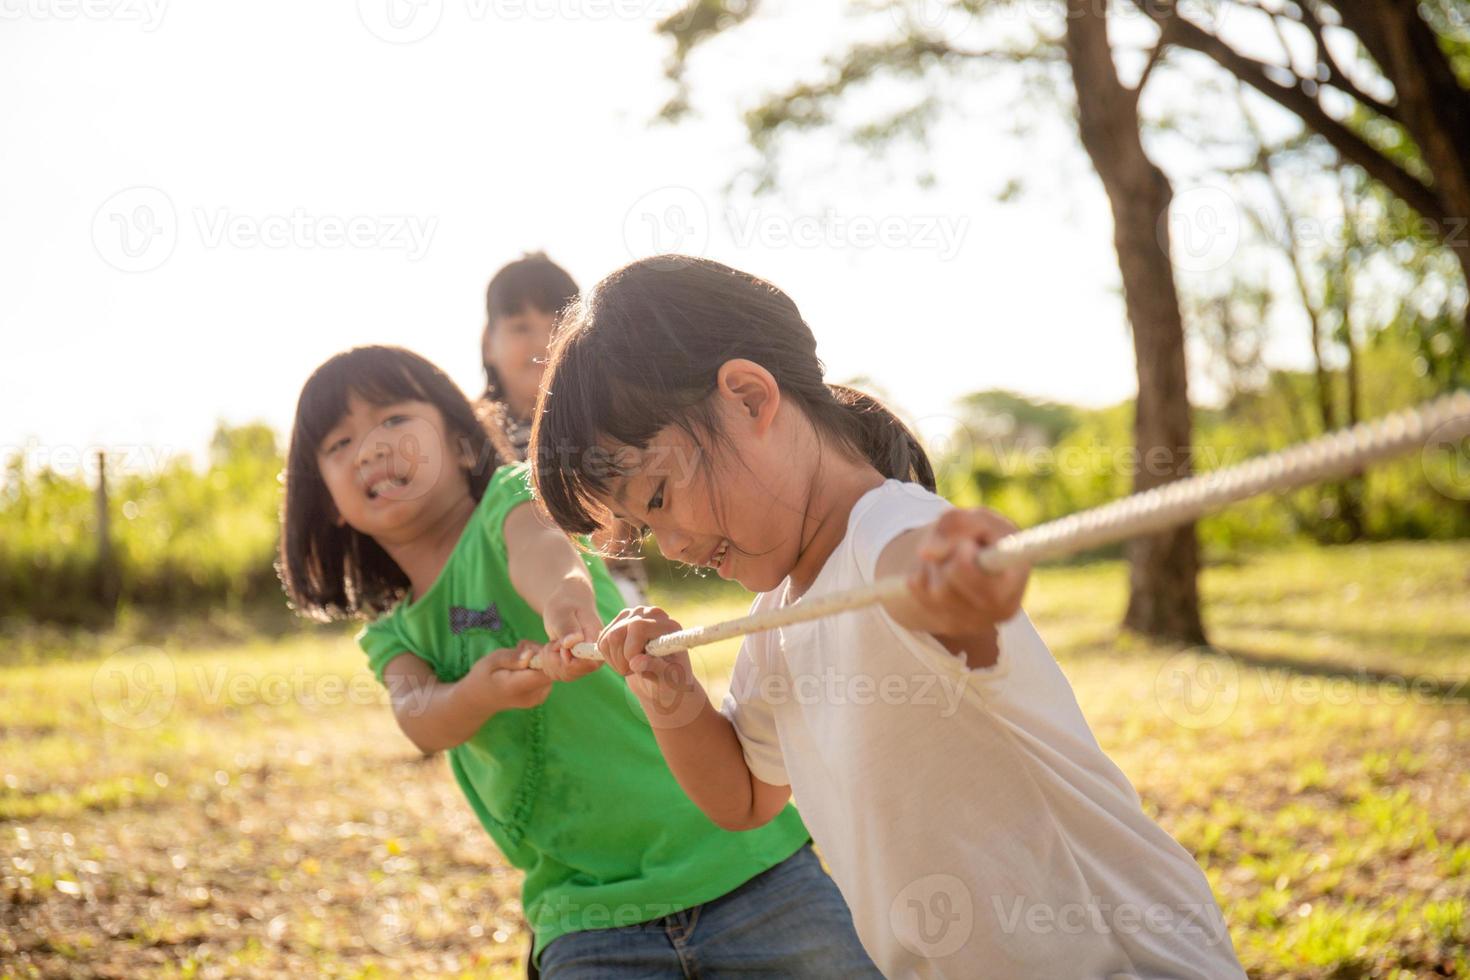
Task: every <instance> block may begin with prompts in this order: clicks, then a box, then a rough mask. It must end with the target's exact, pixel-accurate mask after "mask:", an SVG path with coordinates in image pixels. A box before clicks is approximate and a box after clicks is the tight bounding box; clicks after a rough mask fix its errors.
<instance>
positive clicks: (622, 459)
mask: <svg viewBox="0 0 1470 980" xmlns="http://www.w3.org/2000/svg"><path fill="white" fill-rule="evenodd" d="M733 363H737V362H728V364H733ZM728 364H727V366H728ZM760 370H761V369H759V368H757V371H760ZM726 377H727V375H726V372H725V371H724V370H722V371H721V384H720V386H719V388H718V389H717V392H716V394H715V395H714V396H712V397H713V398H714V399H715V403H716V407H717V411H718V412H719V413H720V421H721V424H722V426H723V432H724V433H725V435H726V437H727V438H728V439H729V441H730V443H731V445H728V446H721V447H720V449H719V457H720V458H719V459H710V458H708V457H709V456H710V453H709V452H708V451H705V452H702V451H701V450H700V448H699V447H698V446H697V445H696V444H695V443H694V441H693V440H692V439H691V438H690V437H689V436H688V435H687V434H686V433H685V432H684V431H683V430H681V429H679V428H678V427H677V426H667V427H665V428H664V429H663V430H661V431H660V432H659V433H658V434H657V435H656V436H655V437H654V438H653V440H652V441H651V442H650V443H649V445H648V447H647V448H646V449H643V450H641V451H640V450H636V449H634V448H632V447H630V446H621V447H619V446H616V445H614V444H612V443H604V444H603V449H604V450H605V451H607V452H608V453H609V454H610V455H609V456H608V457H607V459H608V460H609V462H610V466H609V469H610V470H612V471H613V472H614V475H613V476H612V478H611V481H610V485H609V494H608V495H607V496H605V497H603V498H602V503H604V504H605V505H607V506H608V507H609V508H610V509H611V510H612V511H613V513H614V514H616V515H617V516H618V517H620V518H621V519H623V520H626V521H628V522H629V523H631V524H633V525H634V526H637V527H642V528H645V529H646V530H648V531H651V532H652V533H653V535H654V537H655V538H656V539H657V541H658V546H659V550H660V551H661V552H662V553H663V554H664V556H665V557H666V558H669V559H671V560H673V561H679V562H683V563H685V564H689V565H696V566H701V567H710V568H714V569H716V570H717V572H718V574H719V576H720V577H721V578H724V579H734V580H735V581H738V582H739V583H740V584H741V585H742V586H744V587H745V588H746V589H748V590H750V591H752V592H766V591H769V590H771V589H774V588H776V587H777V586H778V585H780V584H781V582H782V580H783V579H785V578H786V576H787V575H788V574H790V572H791V570H792V568H793V567H794V566H795V565H796V561H797V558H798V557H799V556H800V554H801V548H802V539H803V533H802V532H803V524H804V521H803V516H804V515H805V513H806V511H807V506H808V499H807V494H808V493H809V492H810V487H811V483H810V478H811V474H810V472H809V468H810V454H802V453H797V452H794V451H793V449H794V443H793V442H792V431H791V427H792V422H793V419H792V413H793V412H795V414H797V415H799V414H800V413H799V412H798V411H796V410H795V409H792V408H791V407H790V406H789V405H783V404H781V403H780V399H779V394H777V389H776V387H775V384H774V380H770V381H769V382H768V386H769V390H764V388H765V387H766V386H765V385H762V384H759V383H756V382H754V381H751V380H749V379H742V378H738V377H733V375H732V376H731V377H732V378H733V380H734V384H735V386H736V388H735V390H730V389H728V388H727V387H726ZM764 377H765V378H766V379H770V375H769V374H765V375H764ZM727 460H728V462H727ZM617 474H623V475H617Z"/></svg>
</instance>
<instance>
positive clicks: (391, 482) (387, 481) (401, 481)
mask: <svg viewBox="0 0 1470 980" xmlns="http://www.w3.org/2000/svg"><path fill="white" fill-rule="evenodd" d="M406 486H408V480H407V479H406V478H404V477H401V476H385V477H383V478H382V479H380V480H375V481H373V482H372V483H370V484H368V487H367V495H368V499H369V500H377V499H378V498H379V497H380V496H382V495H383V494H384V493H386V492H387V491H388V490H391V489H395V488H397V487H406Z"/></svg>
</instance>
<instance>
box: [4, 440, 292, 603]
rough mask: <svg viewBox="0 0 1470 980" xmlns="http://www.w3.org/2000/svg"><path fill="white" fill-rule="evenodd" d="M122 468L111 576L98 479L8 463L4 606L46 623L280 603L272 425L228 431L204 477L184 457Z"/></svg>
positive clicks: (114, 487) (113, 480)
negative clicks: (123, 612) (127, 609)
mask: <svg viewBox="0 0 1470 980" xmlns="http://www.w3.org/2000/svg"><path fill="white" fill-rule="evenodd" d="M121 462H122V461H120V460H113V461H112V467H113V469H114V470H116V469H119V468H120V469H122V470H123V472H120V473H118V474H117V475H112V474H111V473H110V474H109V478H108V491H109V492H108V498H109V499H108V515H109V522H110V525H111V541H112V557H113V566H112V568H111V569H110V570H109V569H105V568H103V567H102V565H101V563H100V561H99V544H98V537H99V535H98V526H97V503H96V497H95V491H94V486H93V481H94V480H95V472H92V473H77V474H65V473H58V472H57V471H56V470H54V469H52V468H49V467H43V468H40V469H39V470H36V471H34V472H27V470H26V468H25V467H24V466H23V465H22V460H21V459H20V457H18V456H17V457H15V458H12V459H11V460H8V461H7V466H6V470H5V484H4V487H3V490H0V608H5V609H7V610H11V609H19V610H24V611H25V612H26V613H27V614H28V615H29V616H31V617H33V618H38V619H56V620H62V621H90V620H94V619H97V618H100V617H105V616H108V615H110V614H111V611H112V608H111V607H112V603H111V601H110V600H111V596H110V595H109V591H110V590H109V588H108V585H107V583H108V581H109V579H110V580H111V581H113V582H115V586H114V588H115V592H116V598H117V600H118V601H119V602H121V603H122V604H124V605H129V604H138V605H145V606H149V607H154V608H159V607H161V608H175V609H178V608H189V607H198V606H204V605H220V604H223V605H226V606H228V607H239V606H240V605H241V604H243V603H246V602H247V601H251V600H257V599H266V598H269V599H279V597H280V587H279V585H278V583H277V580H276V576H275V570H274V567H273V561H274V556H275V547H276V540H277V519H278V510H279V507H280V483H279V474H280V472H281V468H282V456H281V452H280V450H279V448H278V447H277V445H276V436H275V433H274V431H273V430H272V429H271V428H270V427H269V426H267V425H264V424H251V425H243V426H234V427H232V426H228V425H224V424H221V425H220V426H219V427H218V429H217V430H216V432H215V435H214V438H213V440H212V443H211V446H210V459H209V462H208V465H207V467H206V468H205V469H204V470H203V471H200V470H198V469H196V468H195V467H194V465H193V463H192V462H191V461H190V460H189V459H188V458H186V457H177V458H174V459H170V460H168V461H167V462H165V463H163V464H162V465H161V466H159V467H157V468H156V469H155V470H153V471H145V472H137V471H129V468H128V467H126V466H120V463H121Z"/></svg>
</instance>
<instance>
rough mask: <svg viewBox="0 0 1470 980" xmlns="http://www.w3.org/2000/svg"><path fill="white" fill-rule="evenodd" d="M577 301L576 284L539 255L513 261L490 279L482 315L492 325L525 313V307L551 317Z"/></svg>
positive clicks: (555, 265) (565, 273)
mask: <svg viewBox="0 0 1470 980" xmlns="http://www.w3.org/2000/svg"><path fill="white" fill-rule="evenodd" d="M576 298H577V284H576V282H575V281H574V280H573V279H572V277H571V276H570V275H568V274H567V272H566V270H564V269H562V267H561V266H559V265H557V264H556V263H554V262H552V261H551V260H550V259H548V258H547V257H546V256H545V255H542V254H539V253H538V254H536V255H532V256H528V257H527V258H524V259H521V260H520V261H518V262H512V263H511V264H510V265H508V266H506V267H505V268H504V269H502V270H500V272H499V273H497V274H496V276H495V278H494V279H492V280H490V285H489V286H488V287H487V288H486V291H485V313H486V315H487V316H488V317H489V319H490V322H491V323H492V324H493V323H494V322H495V321H496V320H497V319H499V318H500V317H503V316H516V315H518V314H520V313H524V312H525V311H526V308H527V307H530V308H533V309H536V310H540V311H541V312H542V313H548V314H553V315H554V314H557V313H560V312H561V311H562V310H563V309H564V308H565V307H566V305H567V304H568V303H570V302H571V301H572V300H574V299H576Z"/></svg>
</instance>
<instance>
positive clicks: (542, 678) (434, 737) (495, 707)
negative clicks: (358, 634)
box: [383, 640, 551, 755]
mask: <svg viewBox="0 0 1470 980" xmlns="http://www.w3.org/2000/svg"><path fill="white" fill-rule="evenodd" d="M537 646H538V644H535V643H532V642H531V641H530V640H522V641H521V642H520V643H519V644H517V645H516V646H515V647H514V648H511V649H505V650H496V651H494V652H493V653H489V654H486V655H485V656H483V657H481V658H480V659H479V660H477V661H475V663H474V666H472V667H471V668H470V671H469V673H468V674H465V675H464V677H462V678H460V679H459V680H457V681H454V682H452V683H445V682H444V681H441V680H439V678H438V677H436V676H435V675H434V671H433V669H432V668H430V667H429V665H428V664H427V663H426V662H424V660H422V659H421V658H419V657H416V656H414V655H413V654H411V653H403V654H400V655H398V656H396V657H394V658H393V659H392V660H390V661H388V663H387V665H386V666H385V667H384V668H383V681H384V683H386V684H387V686H388V696H389V698H390V700H391V701H392V703H393V717H394V718H396V719H397V720H398V727H399V728H401V729H403V734H405V735H407V736H408V738H409V740H410V741H412V742H413V744H414V745H416V746H418V748H419V750H420V751H421V752H423V753H424V754H426V755H427V754H430V753H433V752H437V751H439V750H440V749H451V748H454V746H456V745H460V744H463V743H464V742H465V741H467V740H468V739H469V737H470V736H471V735H473V734H475V732H477V731H479V729H480V726H481V725H483V724H485V722H486V721H488V720H489V719H490V717H491V716H492V715H494V714H495V713H496V712H497V711H504V710H505V709H507V708H532V707H535V706H536V705H538V704H540V703H541V702H542V701H544V700H546V695H547V694H548V693H549V692H550V690H551V678H549V677H547V676H546V675H545V674H543V673H542V672H541V671H539V670H531V669H529V667H528V666H527V664H528V662H529V661H530V659H531V655H532V654H533V653H535V652H536V650H537Z"/></svg>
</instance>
